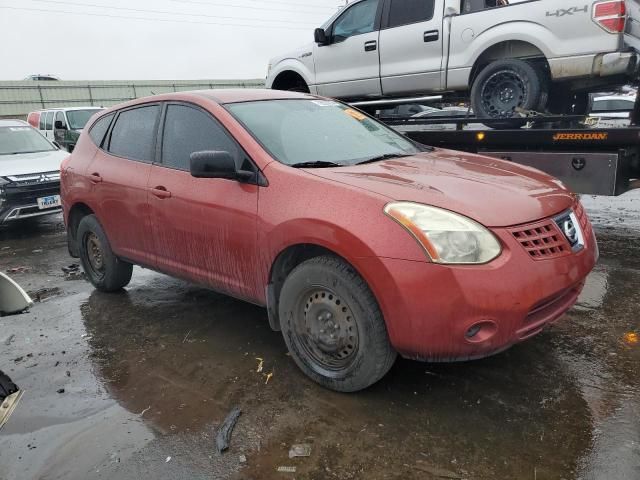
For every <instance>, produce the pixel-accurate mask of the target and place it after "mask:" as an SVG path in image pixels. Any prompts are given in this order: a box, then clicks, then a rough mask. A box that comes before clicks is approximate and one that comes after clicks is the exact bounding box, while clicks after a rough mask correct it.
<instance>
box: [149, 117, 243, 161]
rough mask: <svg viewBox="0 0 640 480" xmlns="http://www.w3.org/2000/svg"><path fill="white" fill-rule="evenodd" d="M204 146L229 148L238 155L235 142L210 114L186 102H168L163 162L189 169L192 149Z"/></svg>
mask: <svg viewBox="0 0 640 480" xmlns="http://www.w3.org/2000/svg"><path fill="white" fill-rule="evenodd" d="M203 150H214V151H225V152H229V153H230V154H231V155H232V156H233V157H234V158H235V159H236V163H237V159H238V157H239V155H238V154H239V150H238V147H237V146H236V143H235V142H234V141H233V140H232V139H231V137H229V134H228V133H227V132H226V131H225V130H224V129H223V128H222V127H221V126H220V125H218V123H217V122H216V121H215V120H214V119H213V118H211V116H210V115H208V114H207V113H205V112H203V111H202V110H199V109H197V108H192V107H188V106H185V105H169V106H168V107H167V114H166V117H165V122H164V135H163V140H162V164H163V165H164V166H166V167H170V168H177V169H179V170H187V171H188V170H190V167H189V163H190V157H191V154H192V153H193V152H201V151H203Z"/></svg>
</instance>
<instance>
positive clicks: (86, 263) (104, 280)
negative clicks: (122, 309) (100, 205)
mask: <svg viewBox="0 0 640 480" xmlns="http://www.w3.org/2000/svg"><path fill="white" fill-rule="evenodd" d="M76 239H77V245H78V249H79V252H80V262H81V263H82V268H83V269H84V272H85V274H86V275H87V278H88V279H89V281H90V282H91V283H92V284H93V286H94V287H96V289H98V290H100V291H102V292H116V291H118V290H120V289H122V288H123V287H125V286H127V285H128V284H129V282H130V281H131V275H132V273H133V265H132V264H130V263H128V262H125V261H122V260H120V259H119V258H118V257H116V256H115V254H114V253H113V251H112V250H111V245H110V244H109V240H108V239H107V236H106V234H105V233H104V230H103V229H102V226H101V225H100V222H98V219H97V218H96V216H95V215H87V216H86V217H83V218H82V220H81V221H80V224H79V225H78V231H77V233H76Z"/></svg>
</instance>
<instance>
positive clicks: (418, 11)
mask: <svg viewBox="0 0 640 480" xmlns="http://www.w3.org/2000/svg"><path fill="white" fill-rule="evenodd" d="M434 10H435V0H391V5H390V7H389V20H388V22H387V23H388V26H389V28H393V27H398V26H401V25H408V24H410V23H419V22H426V21H428V20H431V19H432V18H433V12H434Z"/></svg>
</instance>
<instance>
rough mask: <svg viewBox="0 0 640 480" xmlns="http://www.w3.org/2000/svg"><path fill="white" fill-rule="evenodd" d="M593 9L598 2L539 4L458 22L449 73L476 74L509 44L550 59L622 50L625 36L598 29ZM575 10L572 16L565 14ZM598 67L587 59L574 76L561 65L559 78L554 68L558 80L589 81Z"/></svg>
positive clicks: (453, 28) (551, 0)
mask: <svg viewBox="0 0 640 480" xmlns="http://www.w3.org/2000/svg"><path fill="white" fill-rule="evenodd" d="M571 9H573V10H571ZM592 9H593V2H586V1H584V2H580V1H576V0H539V1H531V2H524V3H520V4H512V5H510V6H507V7H501V8H493V9H488V10H484V11H481V12H475V13H469V14H463V15H459V16H456V17H453V18H452V21H451V22H452V23H451V51H450V58H449V69H470V68H471V67H472V66H473V65H474V64H475V62H476V60H477V59H478V58H479V57H480V55H482V54H483V53H484V52H485V51H487V50H488V49H489V48H490V47H492V46H493V45H496V44H498V43H501V42H505V41H509V40H520V41H523V42H527V43H530V44H532V45H534V46H535V47H537V48H538V49H539V50H540V51H542V53H544V55H545V57H546V58H547V59H560V58H563V57H572V56H587V55H594V54H598V53H604V52H612V51H616V50H618V48H619V47H620V42H621V37H620V35H619V34H610V33H607V32H606V31H604V30H603V29H602V28H600V27H599V26H598V25H597V24H595V23H594V22H593V20H592ZM569 10H570V11H571V12H572V13H565V12H567V11H569ZM592 67H593V59H585V62H582V63H579V64H578V65H574V66H573V70H571V71H567V70H566V69H565V70H563V69H562V68H561V64H559V65H558V67H557V69H558V71H557V72H553V68H554V67H553V65H552V73H553V76H554V78H556V77H561V76H562V77H573V76H583V75H589V74H591V70H592ZM469 73H470V71H469ZM467 79H468V77H467ZM456 83H460V81H457V82H456ZM448 87H449V88H455V87H456V85H448Z"/></svg>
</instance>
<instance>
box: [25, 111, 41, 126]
mask: <svg viewBox="0 0 640 480" xmlns="http://www.w3.org/2000/svg"><path fill="white" fill-rule="evenodd" d="M40 113H41V112H40V111H37V112H31V113H29V115H27V123H28V124H29V125H31V126H32V127H33V128H40Z"/></svg>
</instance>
